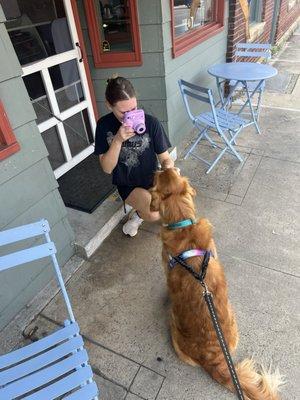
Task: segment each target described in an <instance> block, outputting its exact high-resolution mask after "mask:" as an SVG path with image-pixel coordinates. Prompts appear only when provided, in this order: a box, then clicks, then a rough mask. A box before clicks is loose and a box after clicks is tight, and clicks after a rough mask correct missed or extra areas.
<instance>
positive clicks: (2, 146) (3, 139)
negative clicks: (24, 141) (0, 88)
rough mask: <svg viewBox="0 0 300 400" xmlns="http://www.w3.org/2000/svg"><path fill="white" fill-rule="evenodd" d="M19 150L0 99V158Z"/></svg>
mask: <svg viewBox="0 0 300 400" xmlns="http://www.w3.org/2000/svg"><path fill="white" fill-rule="evenodd" d="M19 150H20V145H19V143H18V142H17V140H16V138H15V135H14V134H13V131H12V129H11V126H10V123H9V120H8V118H7V115H6V112H5V110H4V107H3V104H2V102H1V101H0V160H4V159H5V158H7V157H9V156H10V155H11V154H14V153H16V152H17V151H19Z"/></svg>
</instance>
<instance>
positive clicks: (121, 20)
mask: <svg viewBox="0 0 300 400" xmlns="http://www.w3.org/2000/svg"><path fill="white" fill-rule="evenodd" d="M95 3H96V7H98V10H97V14H98V16H99V27H100V39H101V43H102V51H103V52H106V51H115V52H118V53H119V52H131V51H133V42H132V33H131V15H130V7H129V1H127V0H106V1H105V0H102V1H99V2H95Z"/></svg>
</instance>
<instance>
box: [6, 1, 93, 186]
mask: <svg viewBox="0 0 300 400" xmlns="http://www.w3.org/2000/svg"><path fill="white" fill-rule="evenodd" d="M1 5H2V6H3V9H4V12H5V15H6V18H7V22H6V27H7V29H8V33H9V35H10V38H11V40H12V43H13V46H14V48H15V51H16V53H17V56H18V58H19V61H20V63H21V65H22V70H23V75H22V76H23V80H24V83H25V85H26V88H27V91H28V94H29V96H30V99H31V102H32V104H33V107H34V109H35V111H36V114H37V123H38V128H39V130H40V133H41V135H42V137H43V139H44V142H45V144H46V147H47V149H48V153H49V161H50V163H51V166H52V168H53V170H54V174H55V177H56V178H59V177H60V176H62V175H63V174H64V173H66V172H67V171H68V170H70V169H71V168H72V167H74V166H75V165H76V164H78V163H79V162H80V161H82V160H83V159H85V158H86V157H87V156H88V155H89V154H91V153H92V152H93V149H94V147H93V143H94V132H95V127H96V121H95V116H94V112H93V108H92V101H91V96H90V92H89V87H88V82H87V78H86V74H85V69H84V64H83V62H82V59H81V50H80V46H79V40H78V35H77V30H76V25H75V21H74V16H73V11H72V7H71V0H1Z"/></svg>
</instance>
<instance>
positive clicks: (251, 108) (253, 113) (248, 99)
mask: <svg viewBox="0 0 300 400" xmlns="http://www.w3.org/2000/svg"><path fill="white" fill-rule="evenodd" d="M262 82H263V81H260V82H259V84H258V85H257V86H256V88H255V89H254V90H253V92H252V93H251V96H250V93H249V89H248V83H247V81H243V85H244V87H245V89H246V94H247V101H246V102H245V104H244V106H243V107H242V109H243V108H244V107H245V106H246V105H247V104H249V108H250V111H251V115H252V120H253V123H254V125H255V127H256V130H257V133H258V134H261V132H260V129H259V126H258V123H257V119H256V115H255V112H254V108H253V105H252V101H251V99H252V97H253V96H254V94H255V93H256V92H257V90H258V88H259V87H260V86H261V84H262ZM242 109H241V110H240V111H239V113H240V112H241V111H242Z"/></svg>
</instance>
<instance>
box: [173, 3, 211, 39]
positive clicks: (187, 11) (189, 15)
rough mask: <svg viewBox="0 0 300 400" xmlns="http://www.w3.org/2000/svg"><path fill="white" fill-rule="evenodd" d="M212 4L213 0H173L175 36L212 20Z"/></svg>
mask: <svg viewBox="0 0 300 400" xmlns="http://www.w3.org/2000/svg"><path fill="white" fill-rule="evenodd" d="M199 3H200V4H201V5H200V7H199ZM197 5H198V6H197ZM214 6H215V0H203V1H201V2H200V1H199V0H196V1H195V0H174V26H175V36H179V35H182V34H183V33H185V32H188V31H190V30H192V29H195V28H198V27H200V26H203V25H206V24H209V23H211V22H213V20H214Z"/></svg>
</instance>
